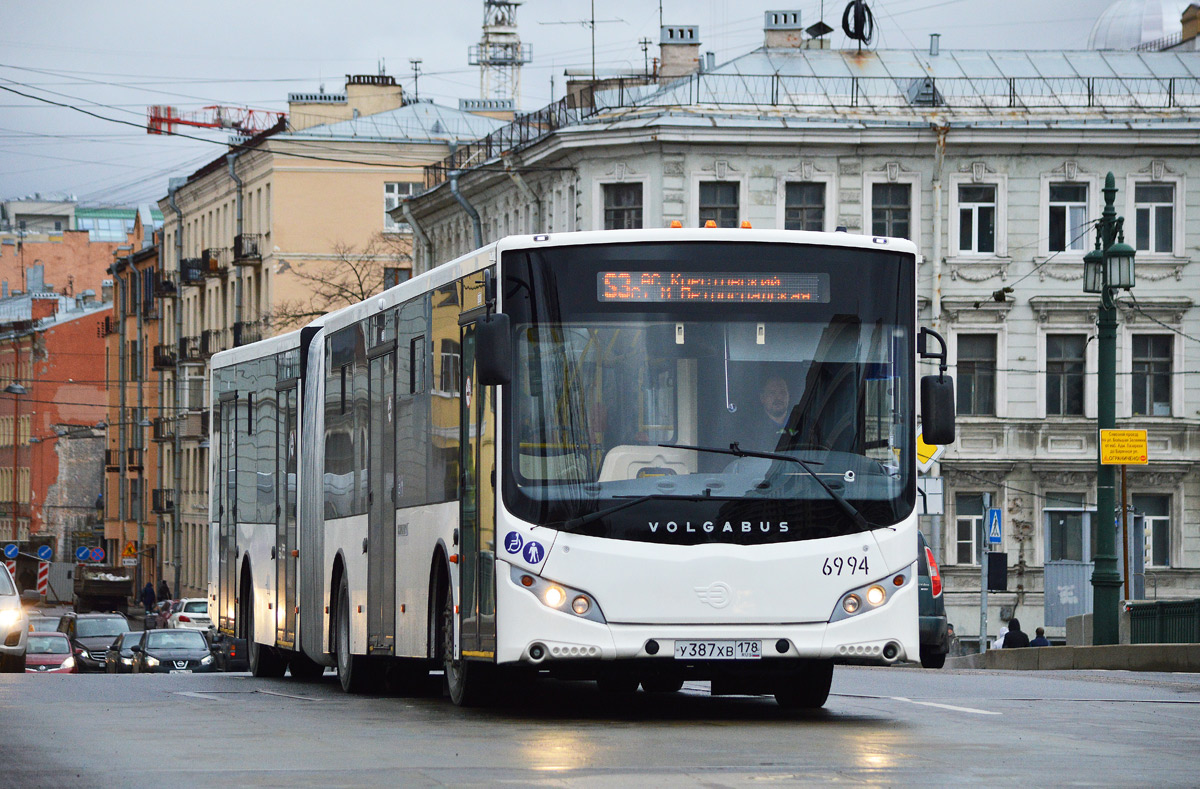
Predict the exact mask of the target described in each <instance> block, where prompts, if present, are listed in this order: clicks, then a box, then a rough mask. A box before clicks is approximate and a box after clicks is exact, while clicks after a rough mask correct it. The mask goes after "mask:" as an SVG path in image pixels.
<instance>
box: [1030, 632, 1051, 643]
mask: <svg viewBox="0 0 1200 789" xmlns="http://www.w3.org/2000/svg"><path fill="white" fill-rule="evenodd" d="M1034 633H1036V635H1035V636H1034V637H1033V640H1032V641H1030V642H1029V646H1031V647H1048V646H1050V641H1049V640H1048V639H1047V638H1046V628H1044V627H1039V628H1038V629H1037V630H1035V631H1034Z"/></svg>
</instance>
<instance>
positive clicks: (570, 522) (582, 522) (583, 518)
mask: <svg viewBox="0 0 1200 789" xmlns="http://www.w3.org/2000/svg"><path fill="white" fill-rule="evenodd" d="M618 498H624V497H618ZM709 498H711V496H701V495H699V494H693V495H681V494H670V493H647V494H646V495H645V496H637V497H634V498H631V499H629V501H623V502H621V503H620V504H614V505H613V506H611V507H605V508H604V509H602V510H596V511H595V512H589V513H588V514H587V515H580V516H579V517H578V518H567V519H566V520H565V521H562V522H561V523H559V524H558V526H557V527H552V528H557V529H558V530H559V531H578V530H579V529H580V528H582V527H584V526H586V525H588V524H589V523H595V522H596V521H598V520H600V519H601V518H606V517H608V516H609V515H612V514H613V513H614V512H620V511H621V510H625V509H629V508H630V507H633V506H635V505H638V504H641V503H642V502H644V501H651V500H653V499H665V500H668V501H704V500H705V499H709ZM546 525H547V526H548V527H549V526H550V524H546Z"/></svg>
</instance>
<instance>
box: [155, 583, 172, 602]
mask: <svg viewBox="0 0 1200 789" xmlns="http://www.w3.org/2000/svg"><path fill="white" fill-rule="evenodd" d="M158 599H159V600H170V599H171V587H170V586H168V585H167V579H166V578H159V579H158Z"/></svg>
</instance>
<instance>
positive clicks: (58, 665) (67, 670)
mask: <svg viewBox="0 0 1200 789" xmlns="http://www.w3.org/2000/svg"><path fill="white" fill-rule="evenodd" d="M28 644H29V646H28V649H26V651H25V673H26V674H74V673H76V670H75V656H74V655H72V654H71V642H70V641H68V640H67V637H66V636H65V635H63V634H62V633H58V632H55V631H50V632H48V633H47V632H42V631H34V632H32V633H30V634H29V639H28Z"/></svg>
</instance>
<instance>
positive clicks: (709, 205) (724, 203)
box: [700, 181, 740, 227]
mask: <svg viewBox="0 0 1200 789" xmlns="http://www.w3.org/2000/svg"><path fill="white" fill-rule="evenodd" d="M739 187H740V184H738V183H737V182H736V181H701V182H700V226H701V227H704V225H705V223H706V222H708V221H710V220H711V221H713V222H716V224H717V227H737V226H738V189H739Z"/></svg>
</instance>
